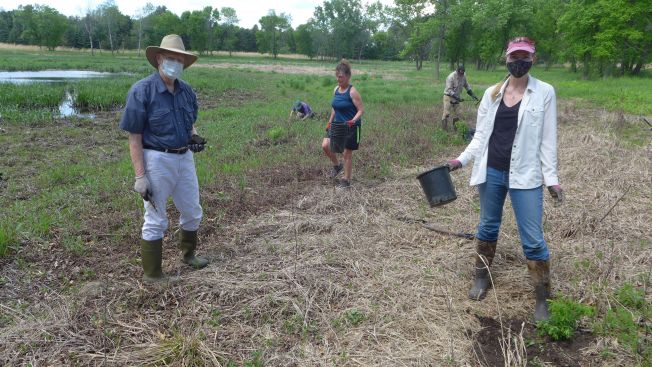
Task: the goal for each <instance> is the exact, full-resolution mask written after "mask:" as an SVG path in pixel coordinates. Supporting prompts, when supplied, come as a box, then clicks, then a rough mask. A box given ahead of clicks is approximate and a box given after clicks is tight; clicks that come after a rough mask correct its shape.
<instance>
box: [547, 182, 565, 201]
mask: <svg viewBox="0 0 652 367" xmlns="http://www.w3.org/2000/svg"><path fill="white" fill-rule="evenodd" d="M548 192H549V193H550V196H552V199H553V200H554V205H555V206H558V205H561V203H563V202H564V190H563V189H562V188H561V185H552V186H548Z"/></svg>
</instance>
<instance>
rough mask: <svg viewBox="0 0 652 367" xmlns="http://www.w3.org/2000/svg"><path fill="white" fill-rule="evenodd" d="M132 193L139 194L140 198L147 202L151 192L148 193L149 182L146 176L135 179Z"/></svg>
mask: <svg viewBox="0 0 652 367" xmlns="http://www.w3.org/2000/svg"><path fill="white" fill-rule="evenodd" d="M134 191H136V192H137V193H139V194H140V196H142V197H143V199H145V200H149V197H150V195H151V191H150V186H149V180H148V179H147V176H145V175H142V176H137V177H136V182H135V183H134Z"/></svg>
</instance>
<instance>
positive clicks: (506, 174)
mask: <svg viewBox="0 0 652 367" xmlns="http://www.w3.org/2000/svg"><path fill="white" fill-rule="evenodd" d="M534 61H535V44H534V42H533V41H532V40H530V39H529V38H526V37H518V38H515V39H513V40H511V41H510V42H509V43H508V45H507V51H506V63H507V70H509V74H508V76H507V77H506V78H505V80H504V81H503V82H501V83H498V84H496V85H495V86H494V87H491V88H489V89H487V91H486V92H485V93H484V96H483V97H482V101H481V102H480V107H479V108H478V118H477V125H476V132H475V135H474V137H473V140H472V141H471V142H470V143H469V145H468V146H467V147H466V149H465V150H464V152H462V154H460V155H459V157H457V158H456V159H453V160H449V161H448V162H447V165H448V166H449V169H450V170H451V171H454V170H456V169H458V168H461V167H463V166H466V165H467V164H468V163H469V162H470V161H471V160H473V161H474V163H473V171H472V173H471V182H470V183H471V185H472V186H477V187H478V191H479V194H480V223H479V224H478V229H477V234H476V256H475V280H474V283H473V286H472V287H471V290H470V291H469V297H470V298H471V299H474V300H480V299H482V298H484V297H485V295H486V294H487V290H488V289H489V288H490V287H491V285H492V282H491V279H490V276H489V266H491V263H492V261H493V259H494V255H495V253H496V244H497V240H498V233H499V230H500V225H501V221H502V215H503V206H504V203H505V198H506V196H507V194H509V197H510V199H511V202H512V209H513V210H514V216H515V217H516V223H517V226H518V233H519V236H520V240H521V245H522V247H523V252H524V253H525V258H526V260H527V267H528V270H529V274H530V279H531V282H532V285H533V286H534V290H535V294H536V304H535V311H534V320H535V321H543V320H546V319H548V318H549V317H550V315H549V312H548V304H547V299H548V298H549V297H550V253H549V251H548V245H547V243H546V241H545V239H544V237H543V225H542V219H543V185H545V186H547V187H548V191H549V192H550V195H551V196H552V197H553V199H554V200H555V204H556V205H557V204H560V203H561V202H562V201H563V198H564V192H563V190H562V188H561V185H560V184H559V178H558V175H557V102H556V96H555V90H554V89H553V87H552V86H551V85H550V84H548V83H545V82H542V81H540V80H538V79H536V78H534V77H533V76H532V75H530V73H529V71H530V67H531V66H532V64H533V63H534Z"/></svg>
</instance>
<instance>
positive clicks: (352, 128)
mask: <svg viewBox="0 0 652 367" xmlns="http://www.w3.org/2000/svg"><path fill="white" fill-rule="evenodd" d="M335 76H336V77H337V87H335V90H334V91H333V100H332V102H331V106H332V108H331V115H330V118H329V119H328V125H327V126H326V132H327V135H326V137H325V138H324V140H323V141H322V144H321V146H322V148H323V149H324V153H325V154H326V156H327V157H328V158H329V159H330V161H331V163H332V164H333V168H332V170H331V175H330V176H331V177H332V178H336V177H337V175H338V174H339V173H340V172H342V170H344V177H343V178H342V179H341V180H339V182H338V187H342V188H348V187H350V186H351V169H352V163H353V151H354V150H357V149H358V147H359V146H360V133H361V127H362V119H361V118H362V115H363V114H364V105H363V104H362V97H361V96H360V93H358V90H357V89H355V87H354V86H353V85H351V84H350V82H351V63H349V61H348V60H346V59H342V61H340V63H339V64H337V67H336V68H335ZM334 143H336V144H334ZM342 145H343V148H344V149H343V151H340V148H341V147H342ZM337 153H342V162H340V160H339V159H338V157H337Z"/></svg>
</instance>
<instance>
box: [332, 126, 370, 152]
mask: <svg viewBox="0 0 652 367" xmlns="http://www.w3.org/2000/svg"><path fill="white" fill-rule="evenodd" d="M347 127H348V126H347ZM361 132H362V127H361V126H360V125H354V126H353V127H349V128H348V129H347V131H346V134H344V135H342V136H339V137H333V136H332V134H331V131H329V132H328V133H329V138H330V139H331V144H330V149H331V151H332V152H333V153H342V152H343V151H344V149H348V150H358V147H359V146H360V135H361Z"/></svg>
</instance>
